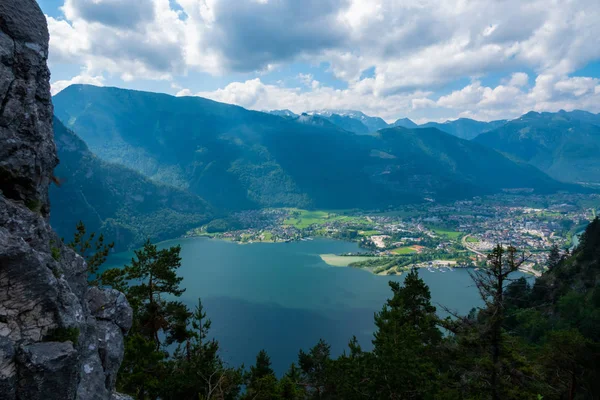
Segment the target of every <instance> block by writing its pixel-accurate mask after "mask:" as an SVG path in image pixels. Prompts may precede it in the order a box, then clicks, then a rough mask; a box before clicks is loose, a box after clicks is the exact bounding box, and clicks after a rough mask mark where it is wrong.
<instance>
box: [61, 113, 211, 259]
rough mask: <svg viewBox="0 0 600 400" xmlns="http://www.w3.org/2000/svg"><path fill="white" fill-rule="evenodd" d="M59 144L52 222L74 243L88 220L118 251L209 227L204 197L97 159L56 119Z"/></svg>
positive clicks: (87, 223) (207, 210)
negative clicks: (77, 231) (78, 228)
mask: <svg viewBox="0 0 600 400" xmlns="http://www.w3.org/2000/svg"><path fill="white" fill-rule="evenodd" d="M54 140H55V142H56V147H57V150H58V157H59V160H60V164H59V165H58V167H56V169H55V170H54V174H55V176H57V177H58V179H60V180H61V181H62V184H61V185H60V187H56V186H52V187H51V188H50V201H51V203H52V214H51V223H52V226H53V227H54V229H56V231H57V232H58V234H59V235H61V236H63V237H64V238H65V239H67V240H69V239H71V238H72V237H73V234H74V232H75V225H76V224H77V222H78V221H80V220H81V221H83V222H84V223H85V225H86V227H87V228H88V231H89V232H102V233H104V234H105V236H106V237H107V239H109V240H110V241H115V246H116V247H117V249H126V248H129V247H132V246H137V245H140V244H141V243H143V241H145V240H146V239H147V238H149V239H151V240H153V241H160V240H164V239H169V238H173V237H176V236H178V235H180V234H183V233H185V232H186V231H187V230H189V229H191V228H194V227H197V226H200V225H202V224H203V223H205V222H207V221H208V220H209V219H210V218H211V217H212V215H213V211H212V208H211V207H210V206H209V205H208V204H207V203H206V202H205V201H204V200H202V199H201V198H200V197H198V196H196V195H193V194H191V193H187V192H185V191H182V190H180V189H176V188H173V187H170V186H167V185H161V184H157V183H154V182H152V181H150V180H149V179H147V178H145V177H144V176H143V175H141V174H139V173H138V172H135V171H132V170H130V169H128V168H125V167H123V166H121V165H117V164H112V163H108V162H105V161H102V160H100V159H99V158H97V157H96V156H94V155H93V154H92V153H91V152H90V151H89V149H88V147H87V146H86V145H85V143H84V142H83V141H82V140H81V139H80V138H79V137H77V135H75V134H74V133H73V132H72V131H70V130H68V129H67V128H65V126H64V125H63V124H62V123H61V122H60V121H59V120H58V119H56V118H54Z"/></svg>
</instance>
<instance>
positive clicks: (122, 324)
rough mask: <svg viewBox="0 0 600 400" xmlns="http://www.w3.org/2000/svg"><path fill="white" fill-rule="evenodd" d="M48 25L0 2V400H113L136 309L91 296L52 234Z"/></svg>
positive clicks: (112, 294)
mask: <svg viewBox="0 0 600 400" xmlns="http://www.w3.org/2000/svg"><path fill="white" fill-rule="evenodd" d="M47 57H48V30H47V27H46V20H45V17H44V15H43V14H42V12H41V10H40V9H39V7H38V5H37V3H36V1H35V0H1V1H0V398H1V399H3V400H17V399H19V400H21V399H22V400H24V399H44V400H52V399H57V400H59V399H60V400H68V399H98V400H100V399H102V400H104V399H106V400H108V399H111V398H113V396H116V394H113V389H114V385H115V379H116V374H117V371H118V369H119V366H120V364H121V361H122V357H123V340H124V334H125V333H126V332H127V330H128V329H129V328H130V326H131V308H130V307H129V305H128V304H127V300H126V299H125V297H124V296H123V295H122V294H120V293H119V292H116V291H113V290H102V289H98V288H88V285H87V266H86V264H85V261H84V259H83V258H82V257H80V256H79V255H77V254H76V253H75V252H74V251H73V250H72V249H70V248H69V247H68V246H65V245H64V244H63V243H62V240H61V239H60V238H59V237H58V236H57V235H56V233H55V232H54V231H53V230H52V228H51V227H50V225H49V224H48V217H49V214H50V204H49V201H48V186H49V184H50V182H51V180H52V176H53V175H52V173H53V170H54V167H55V166H56V165H57V163H58V160H57V157H56V148H55V145H54V139H53V133H52V132H53V130H52V113H53V109H52V102H51V96H50V84H49V78H50V73H49V71H48V67H47V65H46V61H47Z"/></svg>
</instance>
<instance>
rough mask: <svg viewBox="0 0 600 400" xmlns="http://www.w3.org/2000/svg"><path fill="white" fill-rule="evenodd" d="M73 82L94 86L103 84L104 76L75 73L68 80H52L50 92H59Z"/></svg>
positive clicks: (73, 83)
mask: <svg viewBox="0 0 600 400" xmlns="http://www.w3.org/2000/svg"><path fill="white" fill-rule="evenodd" d="M75 84H87V85H94V86H104V77H102V76H90V75H87V74H86V73H82V74H81V75H77V76H75V77H73V78H71V79H69V80H60V81H55V82H52V85H51V88H50V92H51V93H52V96H54V95H55V94H57V93H59V92H61V91H62V90H63V89H66V88H67V87H69V86H71V85H75Z"/></svg>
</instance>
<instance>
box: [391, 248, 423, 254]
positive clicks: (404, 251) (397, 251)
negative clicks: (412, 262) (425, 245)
mask: <svg viewBox="0 0 600 400" xmlns="http://www.w3.org/2000/svg"><path fill="white" fill-rule="evenodd" d="M416 252H417V251H416V250H415V249H413V248H412V247H408V246H405V247H398V248H397V249H394V250H392V253H394V254H399V255H404V254H412V253H416Z"/></svg>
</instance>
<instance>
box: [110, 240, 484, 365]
mask: <svg viewBox="0 0 600 400" xmlns="http://www.w3.org/2000/svg"><path fill="white" fill-rule="evenodd" d="M175 244H180V245H181V257H182V267H181V269H180V271H179V272H180V274H181V275H182V276H183V277H184V279H183V282H182V286H183V287H185V288H186V292H185V293H184V294H183V296H182V298H181V299H182V301H184V302H186V303H187V304H189V305H190V306H191V307H193V306H194V305H195V304H197V299H198V297H201V298H202V302H203V304H204V305H205V308H206V311H207V313H208V316H209V318H210V319H211V320H212V334H213V335H214V336H215V337H216V338H217V339H218V340H219V342H220V345H221V349H222V355H223V357H224V358H225V360H227V361H228V362H229V363H231V364H232V365H240V364H242V363H244V364H246V365H249V364H252V363H253V362H254V357H255V356H256V353H257V352H258V351H259V350H261V349H265V350H267V352H268V353H269V355H270V356H271V359H272V361H273V367H274V368H275V370H276V371H277V372H279V373H282V372H283V371H285V370H286V369H287V368H288V367H289V365H290V363H292V362H293V361H296V359H297V354H298V350H299V349H300V348H303V349H305V350H306V349H308V348H309V347H311V346H312V345H314V344H315V343H316V342H317V341H318V340H319V338H323V339H325V340H326V341H327V342H328V343H330V344H331V347H332V353H334V355H337V354H340V353H341V352H342V351H343V350H344V349H345V348H346V344H347V342H348V340H349V339H350V338H351V337H352V335H356V337H357V338H358V340H359V342H360V343H361V345H362V346H363V347H364V348H367V349H368V348H370V347H371V338H372V333H373V330H374V324H373V314H374V312H376V311H379V310H380V309H381V307H382V306H383V304H384V302H385V300H386V299H387V298H388V297H389V296H390V295H391V290H390V289H389V286H388V281H389V280H390V279H393V280H396V281H402V280H403V277H402V276H401V277H384V276H376V275H372V274H371V273H369V272H367V271H364V270H359V269H354V268H344V267H332V266H329V265H327V264H325V263H324V262H323V261H322V260H321V258H320V257H319V254H326V253H336V254H337V253H345V252H358V251H361V249H360V248H359V247H358V245H357V244H356V243H351V242H343V241H336V240H330V239H315V240H313V241H301V242H292V243H254V244H245V245H240V244H236V243H231V242H226V241H222V240H214V239H207V238H188V239H178V240H173V241H168V242H163V243H161V244H160V247H168V246H173V245H175ZM130 258H131V253H120V254H116V255H114V256H112V257H111V259H110V260H109V263H110V264H111V265H113V266H115V265H123V264H124V263H126V262H128V261H129V260H130ZM420 274H421V276H422V278H423V279H424V280H425V282H426V283H427V284H428V285H429V287H430V289H431V293H432V299H433V302H434V303H441V304H444V305H445V306H447V307H450V308H451V309H453V310H456V311H459V312H461V313H467V312H468V311H469V310H470V309H471V308H472V307H473V306H474V305H477V304H480V301H479V299H478V297H477V293H476V289H475V288H474V286H473V283H472V281H471V279H470V277H469V275H468V273H467V271H466V270H460V269H456V270H454V271H453V272H445V273H442V272H433V273H432V272H429V271H427V270H421V271H420ZM439 308H440V307H438V309H439Z"/></svg>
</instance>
